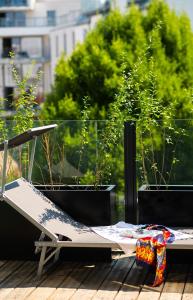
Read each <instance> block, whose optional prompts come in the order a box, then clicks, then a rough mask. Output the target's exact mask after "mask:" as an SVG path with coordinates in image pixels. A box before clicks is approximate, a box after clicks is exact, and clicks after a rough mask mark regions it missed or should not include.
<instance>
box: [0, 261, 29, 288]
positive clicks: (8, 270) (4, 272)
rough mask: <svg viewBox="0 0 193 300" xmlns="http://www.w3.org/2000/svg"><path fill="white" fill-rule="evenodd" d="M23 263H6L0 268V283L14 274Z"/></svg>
mask: <svg viewBox="0 0 193 300" xmlns="http://www.w3.org/2000/svg"><path fill="white" fill-rule="evenodd" d="M23 263H24V262H23V261H8V262H7V263H5V264H3V265H2V266H1V267H0V283H1V282H3V281H4V280H5V279H6V278H7V277H8V276H10V274H12V273H13V272H15V271H16V270H17V269H18V268H19V267H20V266H21V265H22V264H23Z"/></svg>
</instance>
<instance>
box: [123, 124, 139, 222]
mask: <svg viewBox="0 0 193 300" xmlns="http://www.w3.org/2000/svg"><path fill="white" fill-rule="evenodd" d="M124 166H125V221H126V222H128V223H133V224H137V190H136V122H135V121H129V122H125V124H124Z"/></svg>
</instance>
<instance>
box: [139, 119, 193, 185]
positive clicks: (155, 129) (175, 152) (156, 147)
mask: <svg viewBox="0 0 193 300" xmlns="http://www.w3.org/2000/svg"><path fill="white" fill-rule="evenodd" d="M192 141H193V121H192V120H173V121H171V122H170V123H169V124H168V123H165V124H164V123H163V122H157V123H156V124H155V125H153V124H151V125H150V126H149V127H148V128H144V127H142V126H141V124H138V123H137V174H138V185H139V186H141V185H143V184H146V185H152V184H153V185H156V187H157V188H159V187H160V185H181V184H182V185H184V184H193V161H192V159H191V156H192V151H193V142H192Z"/></svg>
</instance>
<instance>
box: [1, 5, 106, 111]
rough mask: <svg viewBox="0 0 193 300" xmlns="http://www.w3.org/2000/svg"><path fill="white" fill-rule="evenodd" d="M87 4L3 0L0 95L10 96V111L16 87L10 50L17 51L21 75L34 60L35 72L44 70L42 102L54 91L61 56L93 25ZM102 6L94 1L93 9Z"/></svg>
mask: <svg viewBox="0 0 193 300" xmlns="http://www.w3.org/2000/svg"><path fill="white" fill-rule="evenodd" d="M89 1H90V0H89ZM91 2H92V1H91ZM87 3H88V2H87ZM85 5H86V2H85V1H84V0H72V1H69V0H54V1H53V0H0V98H6V99H7V101H5V109H6V110H8V111H9V110H10V111H11V110H14V107H13V105H12V103H13V100H14V95H15V89H16V84H15V82H14V80H13V78H12V75H11V72H10V55H9V53H10V51H14V53H15V64H16V67H17V69H18V71H19V74H21V76H23V75H25V74H26V72H27V71H28V70H29V68H30V66H31V64H32V62H33V64H34V68H33V69H34V72H33V73H34V75H35V74H36V72H37V71H38V70H39V69H42V71H43V76H42V80H41V82H40V85H39V90H38V97H37V98H38V99H39V100H40V101H41V100H42V97H43V95H44V93H46V92H49V90H50V86H51V83H52V81H53V78H54V68H55V65H56V62H57V59H58V58H59V55H60V54H61V53H62V52H66V53H67V54H68V55H69V54H70V53H71V52H72V50H73V49H74V47H75V45H76V43H77V42H78V41H80V42H81V41H83V39H84V37H85V35H86V32H87V31H88V30H89V28H90V26H91V24H90V18H88V17H86V16H84V17H83V14H84V13H85V12H86V11H87V7H86V6H85ZM99 7H100V1H99V0H98V1H96V0H94V2H93V6H90V7H89V10H92V9H93V10H94V9H96V8H99ZM64 28H65V33H63V29H64ZM56 32H57V34H56ZM32 77H33V74H32ZM32 79H33V78H32Z"/></svg>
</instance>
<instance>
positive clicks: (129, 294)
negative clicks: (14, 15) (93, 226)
mask: <svg viewBox="0 0 193 300" xmlns="http://www.w3.org/2000/svg"><path fill="white" fill-rule="evenodd" d="M117 258H118V259H114V261H113V262H112V263H96V264H93V265H91V264H85V263H84V264H83V263H81V264H78V263H70V262H62V263H61V264H60V265H59V266H58V267H57V268H55V269H54V270H52V271H50V272H47V273H46V274H44V275H43V276H42V278H40V279H38V278H37V277H36V268H37V262H26V263H24V262H18V261H8V262H2V261H0V299H2V300H3V299H6V300H13V299H17V300H24V299H28V300H46V299H47V300H48V299H49V300H61V299H65V300H68V299H71V300H79V299H84V300H90V299H93V300H101V299H105V300H108V299H111V300H112V299H115V300H134V299H135V300H136V299H137V300H158V299H160V300H179V299H182V300H193V265H192V266H191V268H190V266H188V265H184V264H183V265H172V266H171V268H169V269H168V276H167V278H166V282H165V284H164V285H161V286H160V287H156V288H154V287H151V286H150V285H148V284H149V283H151V282H153V276H154V273H147V270H145V269H144V268H142V267H138V266H137V265H136V263H135V260H134V258H131V257H125V256H121V257H120V258H119V257H118V256H117Z"/></svg>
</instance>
